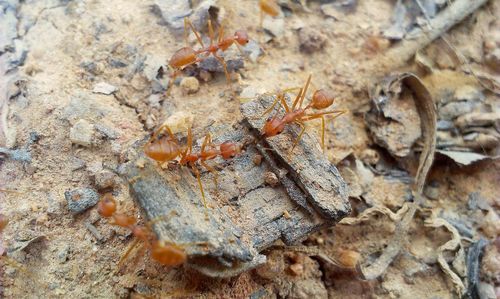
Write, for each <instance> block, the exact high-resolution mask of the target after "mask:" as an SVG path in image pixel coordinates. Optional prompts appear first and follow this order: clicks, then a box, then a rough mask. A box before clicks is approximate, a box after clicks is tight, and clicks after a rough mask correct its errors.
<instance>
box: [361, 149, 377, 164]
mask: <svg viewBox="0 0 500 299" xmlns="http://www.w3.org/2000/svg"><path fill="white" fill-rule="evenodd" d="M359 158H360V159H361V161H363V163H365V164H366V165H376V164H377V163H378V161H379V160H380V155H379V154H378V152H377V151H376V150H374V149H371V148H366V149H364V150H363V151H362V152H361V154H360V155H359Z"/></svg>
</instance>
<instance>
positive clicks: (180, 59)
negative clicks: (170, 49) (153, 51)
mask: <svg viewBox="0 0 500 299" xmlns="http://www.w3.org/2000/svg"><path fill="white" fill-rule="evenodd" d="M196 59H197V57H196V52H195V51H194V49H193V48H190V47H183V48H180V49H179V50H177V52H175V53H174V55H173V56H172V58H170V61H169V62H168V64H169V65H170V66H171V67H173V68H181V67H183V66H185V65H189V64H193V63H195V62H196Z"/></svg>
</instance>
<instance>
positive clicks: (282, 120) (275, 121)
mask: <svg viewBox="0 0 500 299" xmlns="http://www.w3.org/2000/svg"><path fill="white" fill-rule="evenodd" d="M311 77H312V75H309V77H308V78H307V81H306V84H305V86H304V87H303V88H301V89H300V91H299V93H298V94H297V97H296V98H295V100H294V101H293V104H292V107H291V109H290V107H289V106H288V104H287V103H286V100H285V93H284V92H281V93H278V94H277V96H276V99H275V101H274V103H273V104H272V105H271V107H269V108H268V109H267V110H266V111H265V112H264V113H263V114H262V115H265V114H267V113H269V112H271V111H272V110H273V108H274V106H276V104H277V103H278V102H281V104H282V105H283V107H284V108H285V115H283V116H282V117H279V116H277V115H275V116H273V117H270V118H269V119H267V121H266V123H265V124H264V127H263V128H262V135H263V136H264V137H266V138H267V137H272V136H276V135H278V134H280V133H281V132H283V130H284V129H285V126H286V125H287V124H291V123H296V124H298V125H299V126H300V127H301V128H302V130H301V131H300V133H299V135H298V137H297V139H296V140H295V143H294V144H293V146H292V148H291V150H290V152H291V151H293V149H294V148H295V146H296V145H297V144H298V142H299V141H300V138H301V137H302V135H303V134H304V131H305V129H306V127H305V125H304V122H306V121H310V120H313V119H318V118H320V119H321V147H322V148H323V150H324V149H325V115H328V114H336V115H335V116H334V118H336V117H338V116H340V115H342V114H344V113H345V112H346V110H332V111H326V112H318V113H310V114H308V113H307V111H308V109H311V108H312V109H316V110H323V109H326V108H328V107H330V106H331V105H332V104H333V101H334V97H333V95H332V94H331V93H330V92H328V91H326V90H324V89H319V90H316V91H315V92H314V93H313V95H312V98H311V102H310V103H309V104H308V105H307V106H306V107H305V108H302V103H303V101H304V98H305V96H306V92H307V88H308V87H309V83H310V82H311Z"/></svg>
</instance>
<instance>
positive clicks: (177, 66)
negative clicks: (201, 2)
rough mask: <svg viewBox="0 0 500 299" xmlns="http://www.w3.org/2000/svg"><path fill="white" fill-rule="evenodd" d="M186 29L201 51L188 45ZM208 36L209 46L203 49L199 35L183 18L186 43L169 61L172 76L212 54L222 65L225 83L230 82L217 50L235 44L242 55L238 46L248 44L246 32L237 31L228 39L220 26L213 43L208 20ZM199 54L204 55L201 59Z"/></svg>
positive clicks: (211, 30) (210, 25)
mask: <svg viewBox="0 0 500 299" xmlns="http://www.w3.org/2000/svg"><path fill="white" fill-rule="evenodd" d="M188 27H189V28H190V29H191V31H193V33H194V35H195V36H196V39H197V40H198V43H199V44H200V45H201V49H199V50H194V49H193V48H192V47H190V46H189V45H188V40H187V36H188V34H187V32H188ZM208 34H209V37H210V45H209V46H207V47H205V45H204V44H203V41H202V39H201V36H200V34H199V33H198V31H196V29H195V28H194V26H193V24H192V23H191V21H189V19H188V18H187V17H186V18H184V39H185V42H186V46H185V47H183V48H180V49H179V50H177V52H175V53H174V55H172V58H170V61H169V62H168V64H169V65H170V67H172V68H173V69H174V70H175V72H174V76H175V75H176V74H177V72H178V71H179V70H181V69H182V68H184V67H186V66H188V65H191V64H194V63H197V62H200V61H202V60H204V59H206V58H207V57H208V56H209V55H210V54H212V55H213V56H214V57H215V58H216V59H217V60H218V61H219V62H220V63H221V64H222V67H223V68H224V74H225V75H226V80H227V82H228V83H229V82H231V78H230V76H229V72H228V70H227V64H226V61H225V60H224V58H222V57H221V56H219V55H218V54H217V52H218V51H219V50H221V51H222V52H224V51H226V50H227V49H228V48H229V47H230V46H231V45H233V44H235V45H236V46H237V47H238V50H240V52H241V53H243V51H242V50H241V48H240V47H239V46H244V45H246V44H247V43H248V41H249V38H248V34H247V32H246V31H243V30H237V31H236V32H235V33H234V35H232V36H229V37H224V29H223V26H222V25H221V26H220V27H219V34H218V40H217V43H215V35H214V29H213V27H212V21H211V20H210V19H209V20H208ZM200 54H204V55H203V56H202V57H199V56H198V55H200Z"/></svg>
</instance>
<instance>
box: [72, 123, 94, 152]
mask: <svg viewBox="0 0 500 299" xmlns="http://www.w3.org/2000/svg"><path fill="white" fill-rule="evenodd" d="M93 136H94V126H93V125H92V124H91V123H89V122H88V121H86V120H84V119H80V120H78V121H77V122H76V123H75V124H74V125H73V127H71V129H70V132H69V139H70V140H71V142H72V143H73V144H77V145H82V146H86V147H89V146H91V145H92V138H93Z"/></svg>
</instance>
